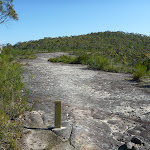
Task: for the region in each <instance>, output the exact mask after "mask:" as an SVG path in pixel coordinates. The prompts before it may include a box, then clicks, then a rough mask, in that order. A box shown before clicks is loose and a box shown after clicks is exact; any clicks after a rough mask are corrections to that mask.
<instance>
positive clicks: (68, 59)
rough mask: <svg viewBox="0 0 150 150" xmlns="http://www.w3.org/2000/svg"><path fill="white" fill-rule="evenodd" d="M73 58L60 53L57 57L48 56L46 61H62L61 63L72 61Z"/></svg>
mask: <svg viewBox="0 0 150 150" xmlns="http://www.w3.org/2000/svg"><path fill="white" fill-rule="evenodd" d="M74 60H75V57H72V56H68V55H62V56H60V57H57V58H49V59H48V61H50V62H53V63H58V62H63V63H73V62H74Z"/></svg>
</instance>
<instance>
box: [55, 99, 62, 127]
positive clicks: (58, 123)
mask: <svg viewBox="0 0 150 150" xmlns="http://www.w3.org/2000/svg"><path fill="white" fill-rule="evenodd" d="M55 128H61V101H55Z"/></svg>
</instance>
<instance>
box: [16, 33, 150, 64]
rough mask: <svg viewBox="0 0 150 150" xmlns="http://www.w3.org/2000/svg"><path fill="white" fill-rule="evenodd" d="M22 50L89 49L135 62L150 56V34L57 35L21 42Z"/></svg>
mask: <svg viewBox="0 0 150 150" xmlns="http://www.w3.org/2000/svg"><path fill="white" fill-rule="evenodd" d="M13 47H14V48H15V49H19V50H30V51H35V50H36V51H38V52H52V51H73V52H78V51H87V52H99V53H101V55H104V56H107V57H108V58H115V60H116V61H121V63H123V64H126V63H127V64H130V65H135V64H136V63H138V62H141V61H143V60H144V59H147V57H149V56H148V55H149V54H150V37H148V36H145V35H141V34H133V33H124V32H120V31H118V32H110V31H106V32H98V33H91V34H87V35H79V36H70V37H67V36H65V37H57V38H50V37H46V38H44V39H40V40H36V41H29V42H23V43H21V42H20V43H17V44H15V45H14V46H13Z"/></svg>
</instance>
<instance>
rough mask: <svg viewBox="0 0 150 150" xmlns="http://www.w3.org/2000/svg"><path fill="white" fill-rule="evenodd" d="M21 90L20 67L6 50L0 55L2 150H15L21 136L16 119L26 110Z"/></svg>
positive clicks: (0, 141)
mask: <svg viewBox="0 0 150 150" xmlns="http://www.w3.org/2000/svg"><path fill="white" fill-rule="evenodd" d="M23 88H24V84H23V82H22V67H21V65H20V63H18V62H16V61H15V55H14V54H13V53H12V51H11V50H9V49H6V50H4V51H3V52H2V53H1V54H0V130H1V134H0V145H1V146H2V147H3V148H4V149H16V141H17V138H19V137H20V135H21V130H22V127H21V124H20V122H19V121H17V120H16V118H17V117H18V116H19V115H20V114H21V113H22V112H24V111H25V110H26V108H27V107H26V100H27V99H26V98H27V95H26V94H25V93H23V91H22V90H23Z"/></svg>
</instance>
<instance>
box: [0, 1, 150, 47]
mask: <svg viewBox="0 0 150 150" xmlns="http://www.w3.org/2000/svg"><path fill="white" fill-rule="evenodd" d="M14 8H15V10H16V12H17V13H18V15H19V21H9V22H7V23H4V24H1V25H0V42H1V41H2V43H3V44H6V43H10V44H15V43H17V42H23V41H29V40H37V39H41V38H44V37H58V36H71V35H81V34H87V33H91V32H104V31H108V30H109V31H124V32H129V33H130V32H132V33H140V34H144V35H148V36H150V0H14Z"/></svg>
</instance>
